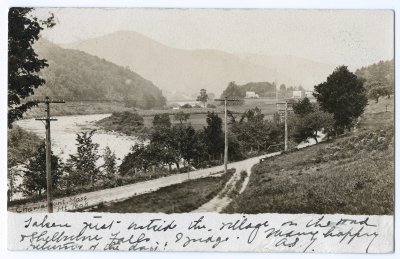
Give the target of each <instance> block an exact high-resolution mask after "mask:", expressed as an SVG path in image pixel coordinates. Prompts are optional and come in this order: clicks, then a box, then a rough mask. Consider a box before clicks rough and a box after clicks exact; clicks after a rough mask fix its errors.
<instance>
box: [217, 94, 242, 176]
mask: <svg viewBox="0 0 400 259" xmlns="http://www.w3.org/2000/svg"><path fill="white" fill-rule="evenodd" d="M215 101H219V102H222V101H223V102H224V110H225V114H224V118H225V123H224V131H225V141H224V142H225V146H224V171H225V173H227V172H228V116H227V108H226V106H227V103H228V102H238V101H240V100H239V99H228V97H227V96H225V98H224V99H215Z"/></svg>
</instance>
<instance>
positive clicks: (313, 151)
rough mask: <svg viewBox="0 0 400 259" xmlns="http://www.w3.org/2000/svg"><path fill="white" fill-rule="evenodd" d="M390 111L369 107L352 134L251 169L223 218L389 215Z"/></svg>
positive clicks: (391, 169)
mask: <svg viewBox="0 0 400 259" xmlns="http://www.w3.org/2000/svg"><path fill="white" fill-rule="evenodd" d="M386 107H387V109H388V112H386ZM393 111H394V104H393V101H392V99H385V100H382V101H380V102H379V103H378V104H375V103H371V104H370V105H369V106H368V107H367V109H366V112H365V114H364V115H363V116H362V118H361V120H360V122H359V124H358V126H357V129H356V131H355V132H352V133H349V134H347V135H346V136H342V137H340V138H338V139H335V140H333V141H327V142H325V143H321V144H319V145H317V146H311V147H308V148H305V149H303V150H299V151H295V152H292V153H288V154H285V155H282V156H278V157H274V158H271V159H269V160H267V161H265V162H262V163H260V164H258V165H256V166H255V167H253V173H252V175H251V177H250V181H249V185H248V186H247V188H246V190H245V191H244V193H243V194H242V195H240V196H239V197H238V198H237V199H235V200H234V201H233V202H232V203H231V204H230V205H229V206H228V207H227V208H226V209H225V212H227V213H345V214H376V215H383V214H393V210H394V113H393Z"/></svg>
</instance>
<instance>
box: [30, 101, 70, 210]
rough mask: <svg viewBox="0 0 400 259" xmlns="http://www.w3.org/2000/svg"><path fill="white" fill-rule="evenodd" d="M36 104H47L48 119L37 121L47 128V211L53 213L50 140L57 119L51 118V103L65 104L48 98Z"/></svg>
mask: <svg viewBox="0 0 400 259" xmlns="http://www.w3.org/2000/svg"><path fill="white" fill-rule="evenodd" d="M35 101H36V103H44V104H46V118H37V119H36V120H40V121H45V122H46V124H45V127H46V185H47V186H46V187H47V211H48V212H49V213H52V212H53V190H52V189H53V180H52V179H53V178H52V175H51V138H50V121H56V120H57V119H54V118H50V103H65V101H62V100H50V98H49V97H48V96H46V98H45V99H44V100H35Z"/></svg>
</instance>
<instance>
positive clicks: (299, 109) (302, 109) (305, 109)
mask: <svg viewBox="0 0 400 259" xmlns="http://www.w3.org/2000/svg"><path fill="white" fill-rule="evenodd" d="M292 107H293V112H294V114H297V115H301V116H303V115H306V114H308V113H311V112H312V111H313V110H314V107H313V104H312V103H311V102H310V100H309V99H308V98H307V97H305V98H304V99H302V100H299V101H298V102H297V103H293V104H292Z"/></svg>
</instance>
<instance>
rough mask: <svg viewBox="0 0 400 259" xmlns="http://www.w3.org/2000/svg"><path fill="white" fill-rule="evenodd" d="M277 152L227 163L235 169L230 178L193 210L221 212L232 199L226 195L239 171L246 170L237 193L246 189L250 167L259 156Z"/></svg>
mask: <svg viewBox="0 0 400 259" xmlns="http://www.w3.org/2000/svg"><path fill="white" fill-rule="evenodd" d="M279 154H281V152H276V153H271V154H268V155H262V156H258V157H253V158H250V159H246V160H243V161H240V162H235V163H231V164H229V168H235V169H236V171H235V173H234V175H233V176H232V177H231V179H230V180H229V181H228V182H227V183H226V185H225V187H224V189H222V191H221V192H220V193H219V194H218V195H217V196H215V197H214V198H213V199H212V200H210V201H209V202H207V203H205V204H203V205H202V206H201V207H200V208H198V209H196V210H194V211H193V212H221V211H222V210H223V209H224V208H225V207H226V206H228V204H229V203H230V202H231V201H232V199H231V198H229V197H228V195H229V193H230V192H232V191H233V190H234V188H235V184H236V182H238V181H239V180H240V172H242V171H246V172H247V177H246V178H245V180H244V181H243V184H242V186H241V188H240V190H239V193H242V192H243V191H244V190H245V189H246V186H247V184H248V183H249V179H250V175H251V168H252V167H253V166H254V165H255V164H257V163H259V162H260V159H261V158H266V157H272V156H276V155H279Z"/></svg>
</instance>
